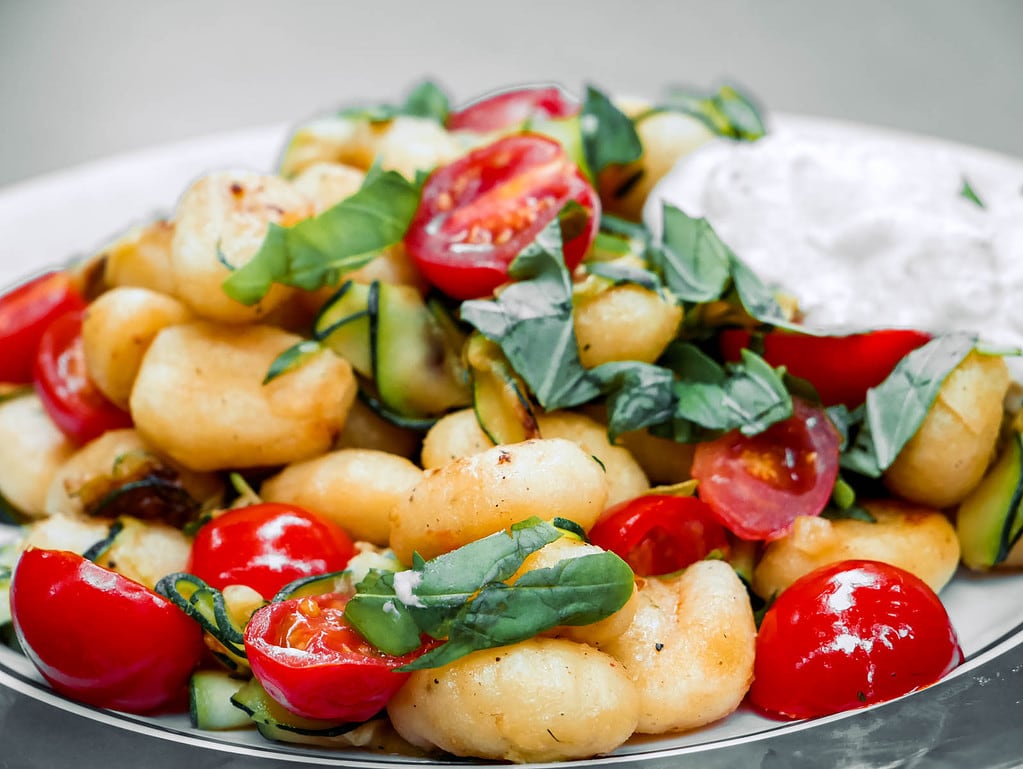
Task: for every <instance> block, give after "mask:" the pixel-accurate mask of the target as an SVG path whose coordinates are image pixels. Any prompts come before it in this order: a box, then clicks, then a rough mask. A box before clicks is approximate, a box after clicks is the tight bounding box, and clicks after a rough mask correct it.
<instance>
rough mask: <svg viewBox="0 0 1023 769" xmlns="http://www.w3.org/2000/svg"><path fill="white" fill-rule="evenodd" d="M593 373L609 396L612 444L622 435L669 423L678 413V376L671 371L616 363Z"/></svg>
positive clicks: (648, 364)
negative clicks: (676, 379) (676, 407)
mask: <svg viewBox="0 0 1023 769" xmlns="http://www.w3.org/2000/svg"><path fill="white" fill-rule="evenodd" d="M590 373H591V375H592V376H593V378H594V379H595V380H596V381H597V382H599V383H600V389H601V391H602V392H604V393H606V394H607V434H608V437H609V438H610V439H611V441H612V442H614V441H615V440H616V439H617V438H618V436H619V435H621V434H622V433H625V432H629V431H631V430H640V429H642V428H644V427H649V426H651V425H656V424H660V423H662V422H668V421H670V420H671V419H672V417H673V416H674V414H675V402H676V398H675V393H674V389H673V384H674V381H675V375H674V374H673V373H672V372H671V370H670V369H666V368H663V367H661V366H655V365H653V364H651V363H641V362H639V361H615V362H612V363H604V364H602V365H600V366H597V367H596V368H594V369H592V370H591V371H590Z"/></svg>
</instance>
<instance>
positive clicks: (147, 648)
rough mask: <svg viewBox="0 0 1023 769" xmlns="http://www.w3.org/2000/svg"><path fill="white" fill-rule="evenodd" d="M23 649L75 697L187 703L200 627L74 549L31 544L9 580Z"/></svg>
mask: <svg viewBox="0 0 1023 769" xmlns="http://www.w3.org/2000/svg"><path fill="white" fill-rule="evenodd" d="M11 614H12V617H13V620H14V629H15V631H16V633H17V635H18V640H19V641H20V642H21V645H22V648H24V650H25V653H26V654H27V655H28V657H29V659H31V660H32V662H33V663H35V666H36V667H37V668H38V669H39V672H40V673H41V674H42V676H43V678H45V679H46V680H47V681H48V682H49V683H50V685H51V686H53V688H54V689H55V690H57V691H58V692H60V693H61V694H64V695H66V696H68V697H71V698H72V699H75V700H79V701H81V702H85V703H88V704H90V705H96V706H99V707H104V708H113V709H115V710H125V711H128V712H130V713H147V712H151V711H154V710H159V709H167V708H174V707H178V708H184V706H185V705H186V704H187V693H188V679H189V678H190V676H191V674H192V671H193V670H194V669H195V668H196V666H197V665H198V664H199V661H200V660H201V659H202V656H203V653H204V650H205V646H204V645H203V642H202V630H201V629H200V628H199V625H198V624H196V623H195V622H193V621H192V620H191V619H189V618H188V617H187V616H186V615H185V614H184V612H182V611H181V610H180V609H178V608H177V607H176V606H174V605H173V604H172V603H171V602H170V601H168V600H166V599H165V598H163V597H162V596H159V595H157V594H156V593H154V592H153V591H152V590H150V589H148V588H147V587H144V586H143V585H140V584H139V583H137V582H134V581H132V580H130V579H128V578H127V577H124V576H122V575H120V574H118V573H117V572H113V571H110V570H108V569H105V568H103V567H102V566H98V565H96V564H95V563H93V562H92V561H89V560H86V559H85V558H83V557H82V556H80V555H77V554H75V553H70V552H66V551H63V550H40V549H36V548H29V549H28V550H26V551H25V552H24V553H22V555H21V557H20V559H19V560H18V565H17V566H16V567H15V569H14V575H13V578H12V580H11Z"/></svg>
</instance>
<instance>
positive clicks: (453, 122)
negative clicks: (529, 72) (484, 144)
mask: <svg viewBox="0 0 1023 769" xmlns="http://www.w3.org/2000/svg"><path fill="white" fill-rule="evenodd" d="M578 111H579V103H578V102H576V101H575V100H574V99H571V98H569V97H568V96H567V95H566V94H565V92H564V91H562V90H561V89H560V88H558V87H556V86H535V85H534V86H526V87H524V88H515V89H513V90H510V91H504V92H503V93H498V94H494V95H493V96H487V97H484V98H483V99H480V100H479V101H476V102H473V103H472V104H470V105H468V106H467V107H464V108H463V109H460V110H457V111H455V112H452V113H451V114H450V115H449V116H448V128H449V129H450V130H452V131H479V132H481V133H482V132H487V131H501V130H504V129H506V128H514V127H516V126H521V125H524V124H525V123H526V121H528V120H530V119H531V118H548V119H549V118H565V117H571V116H572V115H575V114H576V113H577V112H578Z"/></svg>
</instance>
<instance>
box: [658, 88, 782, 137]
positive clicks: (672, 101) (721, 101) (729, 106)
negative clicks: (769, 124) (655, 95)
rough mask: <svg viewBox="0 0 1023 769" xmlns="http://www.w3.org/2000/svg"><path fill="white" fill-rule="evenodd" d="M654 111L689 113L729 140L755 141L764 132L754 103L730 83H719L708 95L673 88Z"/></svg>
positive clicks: (761, 119)
mask: <svg viewBox="0 0 1023 769" xmlns="http://www.w3.org/2000/svg"><path fill="white" fill-rule="evenodd" d="M656 111H668V112H681V113H683V114H685V115H690V116H692V117H694V118H696V119H697V120H699V121H700V122H702V123H703V124H704V125H706V126H707V128H709V129H710V130H711V131H713V132H714V133H715V134H717V135H718V136H724V137H726V138H729V139H738V140H741V141H756V140H757V139H760V138H762V137H763V136H764V135H765V134H766V133H767V129H766V128H765V127H764V120H763V118H762V117H761V116H760V111H759V110H758V109H757V107H756V105H755V104H754V103H753V101H752V100H751V99H750V98H749V97H748V96H746V95H745V94H743V93H742V92H741V91H739V90H738V89H737V88H735V87H734V86H727V85H726V86H722V87H721V88H719V89H718V90H717V93H711V94H701V93H696V92H693V91H690V90H686V89H682V88H675V89H673V90H671V91H669V93H668V95H667V98H666V99H665V101H664V102H663V103H662V104H660V105H658V107H657V108H656Z"/></svg>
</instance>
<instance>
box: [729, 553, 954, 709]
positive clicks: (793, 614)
mask: <svg viewBox="0 0 1023 769" xmlns="http://www.w3.org/2000/svg"><path fill="white" fill-rule="evenodd" d="M962 661H963V652H962V649H961V648H960V647H959V640H958V638H957V636H956V633H955V630H954V629H953V628H952V625H951V624H950V622H949V619H948V614H947V612H946V611H945V607H944V606H942V604H941V601H940V600H939V599H938V597H937V596H936V595H935V594H934V591H932V590H931V589H930V588H929V587H928V586H927V585H926V584H925V583H924V582H923V581H922V580H920V579H919V578H917V577H916V576H914V575H913V574H910V573H909V572H907V571H904V570H903V569H900V568H898V567H896V566H891V565H889V564H885V563H880V562H877V561H842V562H841V563H836V564H832V565H829V566H824V567H822V568H820V569H817V570H815V571H813V572H811V573H809V574H807V575H804V576H803V577H802V578H800V579H799V580H797V581H796V582H794V583H793V584H792V585H791V586H790V587H789V588H788V589H787V590H785V591H784V592H783V593H782V594H781V595H780V596H779V597H778V600H777V601H775V603H774V604H773V605H772V606H771V607H770V608H769V609H768V610H767V612H766V614H765V616H764V620H763V622H762V623H761V626H760V631H759V633H758V635H757V645H756V662H755V665H754V680H753V686H752V688H751V689H750V692H749V698H750V702H751V703H752V704H753V706H754V707H756V708H757V709H758V710H761V711H762V712H764V713H767V714H768V715H772V716H776V717H783V718H814V717H817V716H824V715H828V714H831V713H838V712H841V711H844V710H852V709H854V708H861V707H865V706H866V705H871V704H874V703H877V702H884V701H886V700H890V699H893V698H895V697H899V696H901V695H903V694H907V693H909V692H912V691H916V690H917V689H920V688H923V687H925V686H928V685H930V684H932V683H934V682H935V681H937V680H938V679H940V678H941V677H943V676H944V675H946V674H948V673H949V672H950V671H952V670H953V669H954V668H955V667H956V666H957V665H959V664H960V663H961V662H962Z"/></svg>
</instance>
